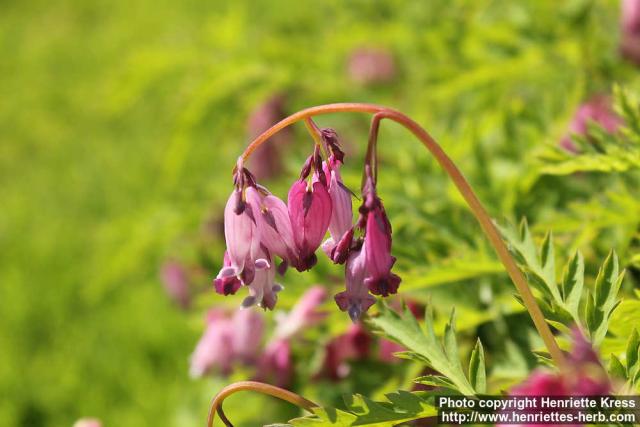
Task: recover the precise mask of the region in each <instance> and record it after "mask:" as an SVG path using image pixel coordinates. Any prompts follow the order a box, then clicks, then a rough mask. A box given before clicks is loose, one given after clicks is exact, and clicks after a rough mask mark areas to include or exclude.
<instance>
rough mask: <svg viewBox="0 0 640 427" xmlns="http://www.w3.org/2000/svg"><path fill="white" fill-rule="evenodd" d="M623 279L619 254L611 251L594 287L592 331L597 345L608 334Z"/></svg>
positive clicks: (592, 338)
mask: <svg viewBox="0 0 640 427" xmlns="http://www.w3.org/2000/svg"><path fill="white" fill-rule="evenodd" d="M623 279H624V272H622V273H619V272H618V256H617V255H616V253H615V252H614V251H611V252H610V253H609V255H608V256H607V259H606V260H605V262H604V264H603V265H602V267H600V270H599V272H598V276H597V277H596V283H595V287H594V293H593V307H592V308H591V309H592V313H591V321H592V323H591V327H590V332H591V341H592V342H593V344H594V345H595V346H598V345H600V343H601V342H602V340H603V339H604V337H605V336H606V334H607V329H608V327H609V319H610V318H611V313H612V312H613V311H614V310H615V309H616V307H617V306H618V304H619V303H620V301H618V300H617V298H618V292H619V291H620V286H621V284H622V280H623Z"/></svg>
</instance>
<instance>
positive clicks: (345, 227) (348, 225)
mask: <svg viewBox="0 0 640 427" xmlns="http://www.w3.org/2000/svg"><path fill="white" fill-rule="evenodd" d="M340 165H341V163H340V162H339V161H337V160H335V159H333V158H332V159H330V161H329V166H328V167H326V168H325V169H326V170H325V173H326V174H327V176H329V177H330V178H329V196H331V205H332V212H331V221H330V223H329V234H330V235H331V237H330V238H329V239H327V240H326V241H325V242H324V243H323V244H322V249H323V250H324V252H325V253H326V254H327V255H328V256H329V258H331V259H332V260H333V261H334V262H336V263H339V264H341V263H343V262H344V261H345V260H346V257H347V255H348V251H349V248H350V246H351V241H352V239H353V208H352V205H351V191H349V189H348V188H347V187H346V186H345V185H344V183H343V182H342V178H341V177H340Z"/></svg>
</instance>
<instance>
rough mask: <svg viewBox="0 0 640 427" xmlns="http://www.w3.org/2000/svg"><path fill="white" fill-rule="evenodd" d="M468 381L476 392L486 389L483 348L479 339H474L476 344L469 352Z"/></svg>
mask: <svg viewBox="0 0 640 427" xmlns="http://www.w3.org/2000/svg"><path fill="white" fill-rule="evenodd" d="M469 381H471V385H472V386H473V388H474V389H475V390H476V392H477V393H485V392H486V391H487V373H486V369H485V366H484V349H483V348H482V343H481V342H480V339H478V341H476V346H475V348H474V349H473V352H471V359H470V360H469Z"/></svg>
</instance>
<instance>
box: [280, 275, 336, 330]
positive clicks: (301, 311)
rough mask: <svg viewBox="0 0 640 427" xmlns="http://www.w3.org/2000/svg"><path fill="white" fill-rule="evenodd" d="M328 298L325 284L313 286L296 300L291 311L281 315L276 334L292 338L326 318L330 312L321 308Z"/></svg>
mask: <svg viewBox="0 0 640 427" xmlns="http://www.w3.org/2000/svg"><path fill="white" fill-rule="evenodd" d="M326 299H327V290H326V289H325V288H324V286H319V285H317V286H312V287H311V288H309V289H308V290H307V291H306V292H305V293H304V294H303V295H302V296H301V297H300V299H299V300H298V302H296V305H295V306H294V307H293V309H291V311H290V312H289V313H288V314H287V315H284V316H280V317H279V318H278V319H277V321H278V326H277V328H276V330H275V333H274V336H275V337H277V338H278V339H291V338H293V337H295V336H296V335H298V334H299V333H301V332H302V331H303V330H304V329H306V328H309V327H311V326H314V325H316V324H318V323H320V322H321V321H322V320H324V319H325V318H326V317H327V315H328V313H327V312H326V311H321V310H320V309H319V308H320V306H321V305H322V304H323V303H324V301H325V300H326Z"/></svg>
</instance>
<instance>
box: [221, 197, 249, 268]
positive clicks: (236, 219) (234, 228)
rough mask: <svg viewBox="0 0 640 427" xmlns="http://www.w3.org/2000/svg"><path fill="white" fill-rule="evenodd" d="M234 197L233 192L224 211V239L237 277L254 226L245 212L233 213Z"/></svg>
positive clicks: (243, 261) (245, 255)
mask: <svg viewBox="0 0 640 427" xmlns="http://www.w3.org/2000/svg"><path fill="white" fill-rule="evenodd" d="M236 197H237V196H236V192H235V191H234V192H233V193H231V196H230V197H229V200H228V201H227V205H226V207H225V209H224V237H225V240H226V242H227V252H228V253H229V258H230V260H231V267H233V268H235V269H236V275H238V274H240V272H242V269H243V268H244V263H245V260H246V258H247V255H249V251H250V249H251V242H252V239H253V237H254V233H255V229H256V226H255V223H254V221H253V220H252V219H251V217H250V216H249V215H248V214H247V212H246V211H245V212H243V213H241V214H240V215H238V214H236V213H235V208H236Z"/></svg>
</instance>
